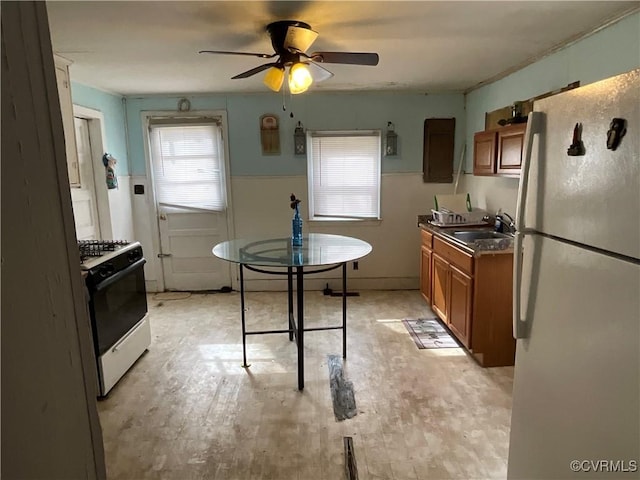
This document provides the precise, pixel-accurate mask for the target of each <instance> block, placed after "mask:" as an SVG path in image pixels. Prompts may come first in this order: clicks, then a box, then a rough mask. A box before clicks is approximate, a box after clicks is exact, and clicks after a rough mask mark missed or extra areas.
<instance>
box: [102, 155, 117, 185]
mask: <svg viewBox="0 0 640 480" xmlns="http://www.w3.org/2000/svg"><path fill="white" fill-rule="evenodd" d="M116 163H118V160H116V159H115V158H113V157H112V156H111V154H110V153H105V154H104V155H103V156H102V164H103V165H104V168H105V173H106V179H107V188H108V189H109V190H113V189H114V188H118V177H116V170H115V167H116Z"/></svg>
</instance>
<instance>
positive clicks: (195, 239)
mask: <svg viewBox="0 0 640 480" xmlns="http://www.w3.org/2000/svg"><path fill="white" fill-rule="evenodd" d="M159 212H160V213H159V215H158V217H159V221H158V224H159V229H160V248H161V253H160V255H161V258H162V270H163V272H164V285H165V289H166V290H180V291H185V290H189V291H191V290H218V289H220V288H222V287H225V286H231V278H230V274H229V264H228V263H227V262H225V261H223V260H220V259H219V258H216V257H214V256H213V254H212V253H211V249H212V248H213V247H214V246H215V245H216V244H218V243H220V242H223V241H225V240H227V239H228V232H227V216H226V214H225V213H224V212H207V211H197V210H190V209H187V208H179V207H170V206H166V205H164V206H160V209H159Z"/></svg>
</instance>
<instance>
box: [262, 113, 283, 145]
mask: <svg viewBox="0 0 640 480" xmlns="http://www.w3.org/2000/svg"><path fill="white" fill-rule="evenodd" d="M260 143H261V144H262V154H263V155H280V126H279V122H278V117H277V115H273V114H270V113H268V114H265V115H262V116H261V117H260Z"/></svg>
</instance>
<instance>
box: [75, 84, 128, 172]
mask: <svg viewBox="0 0 640 480" xmlns="http://www.w3.org/2000/svg"><path fill="white" fill-rule="evenodd" d="M71 98H72V101H73V103H74V105H81V106H83V107H87V108H92V109H93V110H99V111H100V112H102V114H103V115H104V123H105V125H104V132H105V135H106V137H107V138H106V139H104V142H105V148H106V151H107V152H108V153H110V154H111V155H113V156H114V157H115V158H116V159H117V160H118V165H117V167H116V171H117V172H118V175H128V174H129V160H128V155H127V136H126V128H125V125H126V124H125V115H124V105H123V98H122V97H121V96H120V95H113V94H110V93H106V92H103V91H101V90H96V89H95V88H91V87H88V86H86V85H82V84H80V83H76V82H72V83H71Z"/></svg>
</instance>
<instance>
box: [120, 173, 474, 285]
mask: <svg viewBox="0 0 640 480" xmlns="http://www.w3.org/2000/svg"><path fill="white" fill-rule="evenodd" d="M131 183H132V188H133V185H135V184H141V185H144V186H145V194H144V195H133V197H132V198H133V219H134V225H135V239H136V240H138V241H139V242H140V243H142V248H143V249H144V252H145V253H144V254H145V257H146V258H147V261H148V263H147V265H146V270H145V275H146V280H147V289H148V291H150V292H153V291H157V288H158V282H157V280H158V276H159V275H160V274H161V270H160V267H159V264H158V262H157V261H156V259H157V254H158V250H157V249H158V241H157V239H155V238H152V234H151V228H150V227H151V225H150V222H151V221H152V216H153V214H152V213H151V210H150V208H151V207H152V204H151V203H149V202H151V197H150V191H149V185H148V183H149V182H148V179H147V178H146V177H144V176H133V177H131ZM462 188H464V181H461V186H460V191H462V190H461V189H462ZM452 192H453V185H452V184H427V183H423V182H422V173H397V174H396V173H394V174H383V175H382V195H381V215H382V219H381V220H380V221H367V222H361V223H359V222H308V221H307V218H308V215H307V209H306V205H307V177H306V176H287V177H279V176H274V177H265V176H235V177H234V176H232V177H231V195H232V202H233V210H234V214H235V215H234V218H233V224H234V229H235V236H236V237H237V238H242V237H247V236H251V235H274V236H280V235H282V236H287V235H290V233H291V218H292V216H293V211H292V210H291V208H290V207H289V203H290V202H289V195H290V194H291V193H295V194H296V196H297V197H298V198H300V199H301V200H302V204H301V207H302V209H301V213H302V215H303V218H304V225H303V230H304V232H305V233H308V232H315V233H335V234H338V235H349V236H354V237H358V238H361V239H363V240H365V241H367V242H369V243H370V244H371V245H372V246H373V252H372V253H371V254H369V255H368V256H367V257H365V258H363V259H361V260H360V261H359V262H358V264H359V269H358V270H353V265H352V264H350V265H349V270H348V273H347V278H348V289H349V290H350V291H354V290H364V289H383V290H395V289H401V290H404V289H417V288H418V286H419V276H420V232H419V229H418V226H417V216H418V215H423V214H427V213H430V211H431V208H432V207H433V196H434V195H435V194H443V193H452ZM212 247H213V245H212ZM235 272H236V273H235V275H234V277H235V278H234V279H233V280H234V281H233V287H234V288H239V286H238V279H237V268H236V269H235ZM245 273H246V275H245V281H246V288H247V290H251V291H260V290H264V291H283V290H286V280H285V279H283V278H281V277H275V276H266V275H262V274H258V273H255V272H250V271H246V272H245ZM340 275H341V274H340V270H339V269H338V270H335V271H332V272H327V273H324V274H319V275H312V276H309V277H307V278H306V279H305V285H306V286H307V288H309V289H312V290H322V289H323V288H324V287H325V286H326V284H327V283H328V284H329V287H330V288H331V289H333V290H335V291H339V290H341V288H342V286H341V285H342V284H341V276H340Z"/></svg>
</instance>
